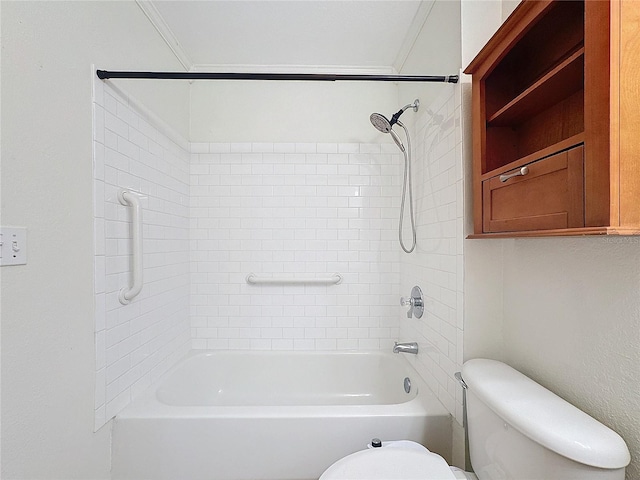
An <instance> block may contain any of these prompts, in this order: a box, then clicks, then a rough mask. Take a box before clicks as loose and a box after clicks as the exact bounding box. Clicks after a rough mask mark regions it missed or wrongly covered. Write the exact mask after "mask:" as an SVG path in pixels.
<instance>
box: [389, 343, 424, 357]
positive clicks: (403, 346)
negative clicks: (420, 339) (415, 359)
mask: <svg viewBox="0 0 640 480" xmlns="http://www.w3.org/2000/svg"><path fill="white" fill-rule="evenodd" d="M393 353H413V354H414V355H415V354H417V353H418V343H417V342H405V343H398V342H396V343H395V345H394V346H393Z"/></svg>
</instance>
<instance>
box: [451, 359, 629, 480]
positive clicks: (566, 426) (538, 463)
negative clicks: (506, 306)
mask: <svg viewBox="0 0 640 480" xmlns="http://www.w3.org/2000/svg"><path fill="white" fill-rule="evenodd" d="M462 376H463V378H464V381H465V383H466V384H467V387H468V388H467V390H466V393H467V429H468V434H469V453H470V458H471V465H472V466H473V469H474V471H475V473H476V475H477V476H478V478H479V479H480V480H498V479H500V480H522V479H527V480H550V479H553V480H596V479H597V480H624V471H625V467H626V466H627V465H628V464H629V461H630V459H631V457H630V455H629V449H628V448H627V445H626V444H625V442H624V440H623V439H622V438H621V437H620V435H618V434H617V433H615V432H614V431H613V430H611V429H610V428H608V427H606V426H605V425H603V424H601V423H600V422H598V421H597V420H595V419H594V418H592V417H590V416H589V415H587V414H586V413H584V412H583V411H581V410H579V409H578V408H576V407H574V406H573V405H571V404H570V403H568V402H566V401H565V400H563V399H562V398H560V397H558V396H557V395H555V394H554V393H552V392H550V391H549V390H547V389H546V388H544V387H543V386H541V385H539V384H537V383H536V382H534V381H533V380H531V379H530V378H528V377H526V376H525V375H523V374H521V373H520V372H518V371H517V370H514V369H513V368H511V367H509V366H508V365H505V364H504V363H501V362H498V361H495V360H486V359H474V360H469V361H467V362H466V363H465V364H464V366H463V368H462Z"/></svg>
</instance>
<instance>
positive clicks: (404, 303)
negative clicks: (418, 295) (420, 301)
mask: <svg viewBox="0 0 640 480" xmlns="http://www.w3.org/2000/svg"><path fill="white" fill-rule="evenodd" d="M400 305H402V306H403V307H406V306H407V305H408V306H410V307H413V298H411V297H408V298H407V297H400Z"/></svg>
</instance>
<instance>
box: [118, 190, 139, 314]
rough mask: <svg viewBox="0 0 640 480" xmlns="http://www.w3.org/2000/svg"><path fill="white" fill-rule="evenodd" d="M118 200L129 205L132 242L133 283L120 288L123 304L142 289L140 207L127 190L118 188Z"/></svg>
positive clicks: (134, 196)
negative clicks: (128, 286)
mask: <svg viewBox="0 0 640 480" xmlns="http://www.w3.org/2000/svg"><path fill="white" fill-rule="evenodd" d="M118 200H120V203H121V204H122V205H125V206H127V207H131V243H132V249H131V253H132V259H131V270H132V277H133V285H131V287H130V288H127V287H124V288H122V289H120V293H119V294H118V300H120V303H121V304H123V305H128V304H129V303H131V300H133V299H134V298H135V297H136V295H138V294H139V293H140V291H141V290H142V284H143V281H142V270H143V267H142V207H141V206H140V199H139V198H138V196H137V195H136V194H135V193H132V192H130V191H129V190H124V189H123V190H120V191H119V192H118Z"/></svg>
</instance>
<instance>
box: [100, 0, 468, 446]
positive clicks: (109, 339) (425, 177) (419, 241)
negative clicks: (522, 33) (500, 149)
mask: <svg viewBox="0 0 640 480" xmlns="http://www.w3.org/2000/svg"><path fill="white" fill-rule="evenodd" d="M439 3H442V4H443V5H440V4H438V5H437V8H439V9H442V10H443V11H442V12H438V11H436V12H434V13H433V16H429V18H430V22H428V23H427V24H425V26H424V28H423V30H425V31H427V30H428V29H429V28H435V25H436V24H438V23H440V22H439V17H438V14H439V15H445V16H446V15H452V14H453V15H455V14H456V11H455V10H456V9H455V8H454V7H455V4H453V6H452V4H450V2H439ZM458 8H459V7H458ZM458 14H459V12H458ZM418 39H419V41H420V39H421V37H420V36H419V37H418ZM459 41H460V40H459V37H458V38H457V42H459ZM458 50H459V49H458ZM452 51H455V49H452ZM418 53H419V52H415V53H412V54H411V55H409V56H408V57H407V59H406V61H405V67H404V68H405V70H404V71H401V72H400V73H401V74H405V75H418V74H425V73H426V74H429V73H432V72H433V73H438V74H440V73H446V74H457V73H458V71H459V67H460V65H459V64H460V60H459V58H458V59H456V58H453V59H448V60H446V61H441V62H440V63H443V62H444V65H445V66H442V67H431V66H429V64H430V61H429V60H427V59H425V58H423V57H422V56H420V55H418ZM431 63H436V64H437V63H438V62H435V61H434V62H431ZM425 65H426V66H425ZM434 68H436V69H437V70H438V71H436V72H434ZM441 68H446V69H447V70H446V71H444V72H443V71H442V70H441ZM136 81H138V82H160V81H165V80H136ZM93 84H94V91H93V112H94V199H95V201H94V219H95V245H94V249H95V256H94V264H95V288H94V290H95V305H96V311H95V323H96V335H95V339H96V402H95V429H96V430H97V429H100V428H102V427H103V426H104V425H105V424H107V423H108V422H109V421H110V419H112V418H113V417H114V416H117V415H118V414H119V413H120V412H121V411H122V410H123V409H125V408H126V407H127V406H128V405H129V404H131V402H132V401H135V399H137V398H139V397H141V396H142V395H143V394H144V392H145V391H146V390H148V389H149V387H152V386H153V385H155V384H156V383H157V382H158V380H159V379H160V378H161V377H162V376H163V375H164V374H165V373H166V372H167V371H169V370H170V369H171V368H172V367H174V366H175V365H176V364H177V363H178V362H179V361H180V360H181V359H183V358H184V357H185V356H187V355H190V354H191V355H192V354H193V353H194V351H202V352H207V351H209V352H218V351H233V352H243V351H245V352H254V351H260V352H264V351H278V352H292V353H295V352H300V353H304V352H353V351H358V352H372V351H384V352H391V350H392V348H393V345H394V342H395V341H412V342H418V344H419V347H420V352H419V354H418V355H402V354H400V356H402V357H404V358H402V359H401V360H402V361H404V362H409V363H410V364H411V366H412V367H413V368H414V369H415V370H416V371H417V372H418V374H419V375H420V377H421V379H420V382H421V383H422V384H423V385H424V386H425V388H428V389H429V391H430V392H431V393H432V394H433V395H434V397H437V399H438V400H439V402H440V403H441V404H442V405H443V406H444V408H445V409H446V411H448V412H449V413H450V414H451V415H452V417H453V418H455V420H456V421H457V422H455V421H454V423H459V424H460V425H461V424H462V398H461V392H460V391H459V388H458V386H457V383H456V382H455V379H454V373H455V372H456V371H458V370H459V369H460V366H461V364H462V328H463V327H462V306H463V302H462V293H463V292H462V271H463V268H462V246H463V241H462V239H463V236H464V224H463V214H464V195H465V192H464V189H465V181H464V179H465V172H464V167H463V165H464V162H463V157H464V150H465V148H464V145H463V141H462V127H463V120H464V115H465V113H464V112H463V108H462V98H463V95H464V94H465V84H464V83H415V84H414V83H411V84H403V83H400V82H348V83H347V82H345V83H340V82H335V83H333V82H332V83H325V82H295V81H294V82H285V81H265V82H256V81H243V80H231V81H227V80H224V81H217V80H214V81H208V80H195V81H193V82H192V83H191V85H190V87H189V88H190V138H184V136H182V135H181V134H179V133H177V132H176V131H175V130H173V129H172V127H170V126H169V124H168V123H167V122H166V119H162V118H159V117H158V116H156V115H155V114H154V113H152V112H151V111H150V110H148V109H147V108H146V107H145V106H144V104H143V102H142V101H140V100H139V99H138V98H136V96H134V95H132V94H130V93H128V90H127V87H126V84H123V83H121V82H120V80H118V79H109V80H101V79H98V78H97V77H96V78H94V81H93ZM403 105H404V107H402V106H403ZM398 109H400V110H398ZM375 112H381V113H375ZM392 112H397V113H396V114H395V115H391V113H392ZM401 116H402V118H400V117H401ZM122 191H127V192H129V194H130V195H133V196H135V197H136V198H137V199H138V201H139V204H140V217H141V218H140V222H141V223H140V226H141V228H140V237H141V249H140V251H139V252H136V251H135V250H136V248H135V246H134V243H135V242H134V241H133V240H134V239H132V221H133V215H132V212H133V210H132V208H131V206H130V205H127V204H124V203H123V202H122V201H121V200H120V199H119V196H120V197H121V196H122V193H121V192H122ZM136 253H138V255H136ZM136 257H137V258H141V259H142V260H141V262H142V266H141V271H140V272H139V277H140V280H141V281H142V282H143V286H142V289H141V291H140V293H139V295H138V296H137V297H135V298H133V299H131V301H129V302H122V298H121V295H122V294H121V293H120V292H121V290H122V289H123V288H124V289H128V288H132V281H133V280H134V278H133V277H134V276H135V275H133V274H132V267H133V265H134V264H135V262H136V260H135V258H136ZM414 285H419V286H420V287H421V288H422V290H423V292H424V297H425V314H424V316H423V317H422V318H420V319H418V318H414V317H411V318H409V317H408V316H407V307H403V306H401V305H400V298H401V297H403V296H407V295H408V294H409V292H410V291H411V289H412V287H413V286H414ZM116 418H117V417H116ZM116 421H117V420H116ZM453 432H454V433H453V435H454V437H455V436H456V435H458V436H459V437H460V432H461V429H460V428H454V430H453ZM454 444H455V438H454ZM454 454H455V453H454Z"/></svg>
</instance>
